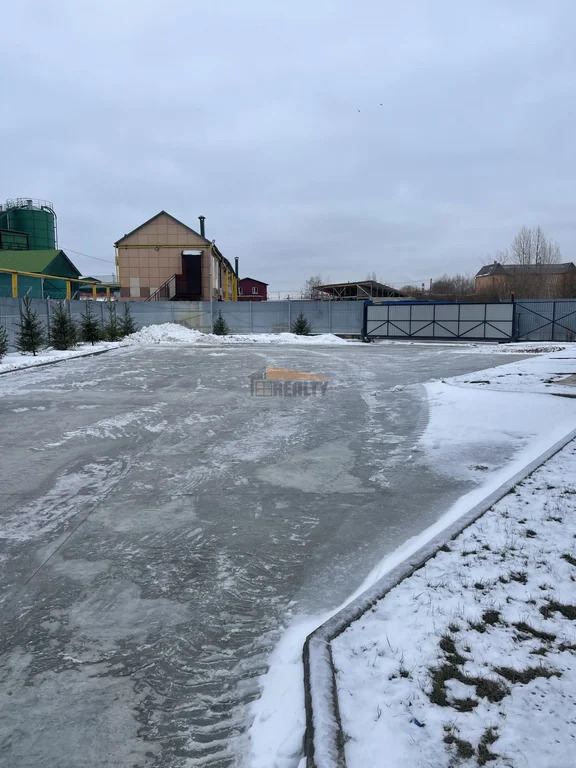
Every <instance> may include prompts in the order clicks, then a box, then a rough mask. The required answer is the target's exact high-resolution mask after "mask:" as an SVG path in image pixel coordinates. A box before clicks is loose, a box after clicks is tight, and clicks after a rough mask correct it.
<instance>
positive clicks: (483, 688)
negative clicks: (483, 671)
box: [468, 677, 509, 704]
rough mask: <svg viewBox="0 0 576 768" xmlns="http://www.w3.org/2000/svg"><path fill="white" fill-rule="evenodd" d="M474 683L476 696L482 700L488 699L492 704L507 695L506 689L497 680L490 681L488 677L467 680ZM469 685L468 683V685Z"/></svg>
mask: <svg viewBox="0 0 576 768" xmlns="http://www.w3.org/2000/svg"><path fill="white" fill-rule="evenodd" d="M468 680H470V681H472V680H474V681H475V683H476V694H477V695H478V696H480V697H481V698H483V699H488V701H491V702H492V703H493V704H494V703H495V702H497V701H502V699H503V698H504V697H505V696H507V695H508V693H509V690H508V688H507V687H506V686H505V685H504V684H503V683H501V682H500V681H499V680H490V678H489V677H476V678H468ZM469 684H470V683H469Z"/></svg>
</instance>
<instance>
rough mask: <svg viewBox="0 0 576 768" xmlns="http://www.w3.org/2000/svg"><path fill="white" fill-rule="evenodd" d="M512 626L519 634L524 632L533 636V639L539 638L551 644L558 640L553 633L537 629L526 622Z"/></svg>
mask: <svg viewBox="0 0 576 768" xmlns="http://www.w3.org/2000/svg"><path fill="white" fill-rule="evenodd" d="M512 626H513V627H515V628H516V629H517V630H518V632H522V633H523V634H525V635H532V637H537V638H538V639H539V640H548V641H549V642H552V641H553V640H556V635H553V634H552V633H551V632H543V631H542V630H541V629H535V628H534V627H531V626H530V624H527V623H526V622H525V621H517V622H516V623H515V624H513V625H512Z"/></svg>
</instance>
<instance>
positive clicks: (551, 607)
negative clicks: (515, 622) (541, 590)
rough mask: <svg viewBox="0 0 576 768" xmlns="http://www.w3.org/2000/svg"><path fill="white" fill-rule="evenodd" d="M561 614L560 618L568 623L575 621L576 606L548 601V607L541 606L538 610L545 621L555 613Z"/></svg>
mask: <svg viewBox="0 0 576 768" xmlns="http://www.w3.org/2000/svg"><path fill="white" fill-rule="evenodd" d="M556 611H557V612H558V613H561V614H562V616H564V618H566V619H570V621H575V620H576V605H565V604H564V603H558V602H556V600H549V601H548V605H543V606H542V607H541V608H540V613H541V614H542V616H544V618H545V619H549V618H550V616H551V615H552V614H553V613H555V612H556Z"/></svg>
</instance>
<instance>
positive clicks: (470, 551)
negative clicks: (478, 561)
mask: <svg viewBox="0 0 576 768" xmlns="http://www.w3.org/2000/svg"><path fill="white" fill-rule="evenodd" d="M460 554H461V555H462V557H468V556H469V555H477V554H478V552H477V551H476V550H475V549H463V550H462V552H460Z"/></svg>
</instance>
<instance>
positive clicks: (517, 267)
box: [476, 261, 576, 277]
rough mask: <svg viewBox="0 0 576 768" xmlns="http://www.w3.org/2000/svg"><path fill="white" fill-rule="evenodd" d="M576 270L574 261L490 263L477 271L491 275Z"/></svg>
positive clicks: (480, 274)
mask: <svg viewBox="0 0 576 768" xmlns="http://www.w3.org/2000/svg"><path fill="white" fill-rule="evenodd" d="M570 272H576V265H575V264H574V263H573V262H572V261H565V262H563V263H562V264H500V263H498V262H494V264H488V265H487V266H485V267H482V269H481V270H480V271H479V272H477V273H476V277H491V276H492V275H515V274H516V275H517V274H532V275H563V274H568V273H570Z"/></svg>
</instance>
